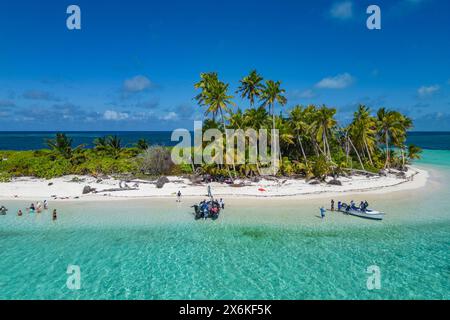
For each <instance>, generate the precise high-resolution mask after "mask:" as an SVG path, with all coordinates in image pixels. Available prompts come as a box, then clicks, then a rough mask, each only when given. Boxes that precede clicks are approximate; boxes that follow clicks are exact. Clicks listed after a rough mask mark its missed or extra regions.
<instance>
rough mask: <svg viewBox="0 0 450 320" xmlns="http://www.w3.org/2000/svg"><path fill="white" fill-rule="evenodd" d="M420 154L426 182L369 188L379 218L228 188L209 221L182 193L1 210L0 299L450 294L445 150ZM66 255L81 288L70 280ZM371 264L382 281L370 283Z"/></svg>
mask: <svg viewBox="0 0 450 320" xmlns="http://www.w3.org/2000/svg"><path fill="white" fill-rule="evenodd" d="M419 165H420V166H422V167H424V168H427V169H429V170H430V173H431V179H430V182H429V184H428V186H427V188H424V189H420V190H419V191H409V192H400V193H390V194H385V195H371V196H366V197H365V198H368V200H369V202H370V203H371V204H372V205H373V206H374V207H376V208H380V209H381V210H384V211H386V212H387V217H386V219H385V220H384V221H382V222H376V221H368V220H364V219H359V218H356V217H350V216H344V215H341V214H337V213H335V214H332V213H329V214H328V216H327V218H326V219H325V220H323V221H322V220H321V219H319V218H318V217H317V216H318V213H317V212H318V206H319V205H321V204H322V203H324V201H325V200H293V199H286V200H273V201H271V200H267V199H261V200H254V201H245V202H242V201H240V202H239V201H231V200H230V201H228V202H227V209H226V210H225V212H224V214H223V216H222V217H221V218H220V219H219V220H218V221H216V222H212V221H206V222H205V221H194V220H193V218H192V216H191V215H190V214H189V212H190V208H189V206H190V205H191V204H192V202H193V200H192V201H189V200H187V199H185V200H184V202H183V203H182V204H177V203H175V202H174V201H169V200H141V201H138V202H134V203H131V202H112V203H102V204H97V203H83V204H82V203H76V202H74V203H70V204H69V203H62V204H61V203H57V204H55V206H56V208H57V209H58V211H59V219H58V221H57V222H52V221H51V217H50V213H47V212H45V213H42V214H36V215H34V214H33V215H29V214H26V215H25V216H23V217H16V216H15V215H14V214H8V215H6V216H0V245H1V250H0V299H449V298H450V188H449V182H448V181H450V151H429V150H427V151H426V152H425V157H424V160H422V161H421V162H420V163H419ZM343 200H347V201H348V200H350V199H349V198H348V197H346V198H344V199H343ZM326 201H328V200H326ZM6 205H7V206H8V207H9V208H10V210H11V212H14V211H15V210H16V209H17V208H19V207H25V205H26V204H25V203H22V202H8V203H6ZM51 205H52V204H51ZM68 265H78V266H80V269H81V289H80V290H69V289H68V288H67V287H66V280H67V274H66V270H67V266H68ZM371 265H376V266H378V267H379V268H380V270H381V289H379V290H373V291H370V290H368V289H367V286H366V281H367V277H368V274H366V269H367V267H368V266H371Z"/></svg>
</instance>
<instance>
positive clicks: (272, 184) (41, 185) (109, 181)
mask: <svg viewBox="0 0 450 320" xmlns="http://www.w3.org/2000/svg"><path fill="white" fill-rule="evenodd" d="M428 177H429V174H428V172H427V171H426V170H423V169H419V168H416V167H409V170H408V172H407V173H406V175H405V176H404V177H401V178H400V177H398V176H397V175H396V174H395V173H389V174H387V176H366V175H362V174H361V175H352V176H348V177H339V178H338V180H339V181H340V182H341V183H342V185H331V184H328V183H327V182H329V181H330V180H332V179H331V178H328V179H326V182H322V183H318V184H311V181H309V182H306V181H305V180H304V179H287V178H278V179H267V178H266V179H261V180H260V181H259V182H251V181H249V180H246V181H243V180H236V181H235V185H234V186H231V185H227V184H224V183H223V184H222V183H217V182H213V183H210V184H209V185H210V186H211V190H212V193H213V196H214V197H224V198H227V199H230V198H277V197H291V198H321V197H329V196H332V195H339V194H340V195H342V194H354V193H375V194H380V193H386V192H394V191H404V190H411V189H417V188H421V187H424V186H425V185H426V182H427V179H428ZM168 179H169V183H166V184H165V185H164V186H163V187H162V188H157V187H156V183H155V182H156V181H143V180H133V181H128V182H124V181H119V180H116V179H113V178H105V179H102V180H100V179H98V178H95V177H90V176H73V175H71V176H64V177H60V178H55V179H50V180H44V179H36V178H31V177H23V178H15V179H13V180H12V181H11V182H6V183H0V199H3V200H13V199H16V200H33V201H37V200H41V201H42V200H44V199H48V200H50V199H51V200H54V201H55V200H56V201H67V200H76V201H83V200H85V201H100V200H113V199H121V200H123V199H145V198H167V197H175V195H176V193H177V192H178V191H181V193H182V196H183V197H204V196H206V195H207V186H208V184H206V183H201V184H196V183H192V182H191V181H190V180H189V179H186V178H182V177H176V176H172V177H168ZM85 186H89V187H91V188H94V189H95V192H94V193H88V194H83V188H84V187H85Z"/></svg>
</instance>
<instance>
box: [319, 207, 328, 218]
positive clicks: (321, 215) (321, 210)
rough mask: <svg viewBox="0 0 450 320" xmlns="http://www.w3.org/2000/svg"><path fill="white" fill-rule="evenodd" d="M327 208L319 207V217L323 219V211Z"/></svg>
mask: <svg viewBox="0 0 450 320" xmlns="http://www.w3.org/2000/svg"><path fill="white" fill-rule="evenodd" d="M326 211H327V210H325V208H324V207H320V217H321V218H322V219H323V218H325V212H326Z"/></svg>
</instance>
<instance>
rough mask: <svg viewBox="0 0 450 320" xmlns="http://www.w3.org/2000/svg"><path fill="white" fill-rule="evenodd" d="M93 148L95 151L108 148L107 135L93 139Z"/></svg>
mask: <svg viewBox="0 0 450 320" xmlns="http://www.w3.org/2000/svg"><path fill="white" fill-rule="evenodd" d="M94 149H95V150H97V151H105V150H106V149H108V141H107V137H98V138H95V139H94Z"/></svg>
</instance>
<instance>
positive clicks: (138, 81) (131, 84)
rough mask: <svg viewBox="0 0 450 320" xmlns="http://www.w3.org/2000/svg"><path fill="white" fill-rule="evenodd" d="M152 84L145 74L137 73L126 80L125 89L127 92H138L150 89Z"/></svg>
mask: <svg viewBox="0 0 450 320" xmlns="http://www.w3.org/2000/svg"><path fill="white" fill-rule="evenodd" d="M151 86H152V82H151V81H150V79H148V78H147V77H146V76H143V75H137V76H135V77H133V78H130V79H126V80H125V81H124V83H123V90H124V91H125V92H127V93H137V92H142V91H145V90H148V89H149V88H150V87H151Z"/></svg>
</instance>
